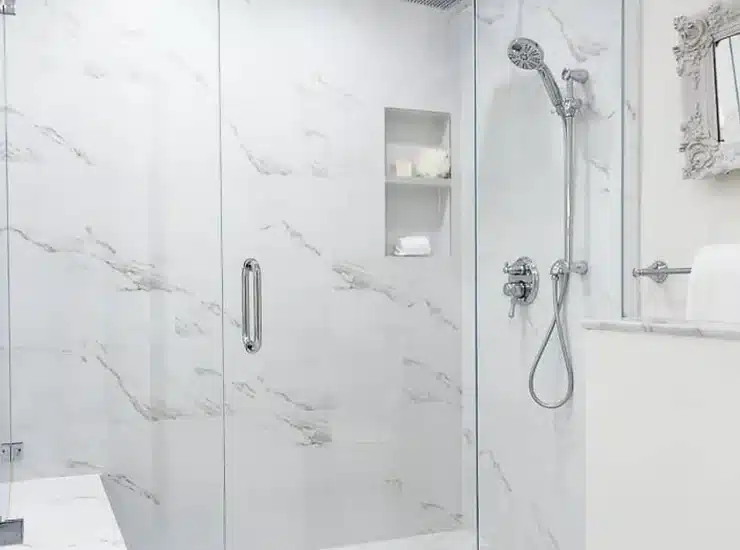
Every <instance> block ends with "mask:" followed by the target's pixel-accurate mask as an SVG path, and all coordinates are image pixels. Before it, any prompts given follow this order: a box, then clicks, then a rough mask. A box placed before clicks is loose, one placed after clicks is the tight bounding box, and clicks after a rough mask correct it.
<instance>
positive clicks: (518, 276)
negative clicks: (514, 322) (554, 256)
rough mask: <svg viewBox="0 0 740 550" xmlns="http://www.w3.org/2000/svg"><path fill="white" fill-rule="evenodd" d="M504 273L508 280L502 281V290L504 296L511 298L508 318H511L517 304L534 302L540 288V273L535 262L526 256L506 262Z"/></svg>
mask: <svg viewBox="0 0 740 550" xmlns="http://www.w3.org/2000/svg"><path fill="white" fill-rule="evenodd" d="M504 273H505V274H506V275H508V276H509V280H508V281H507V282H506V283H504V286H503V288H502V291H503V293H504V296H508V297H509V298H511V306H510V307H509V318H510V319H513V318H514V314H515V313H516V306H517V305H521V306H526V305H529V304H531V303H532V302H534V299H535V298H536V297H537V291H538V290H539V288H540V275H539V272H538V271H537V266H536V265H535V263H534V262H533V261H532V260H531V259H529V258H527V257H526V256H522V257H520V258H518V259H517V260H516V261H515V262H513V263H509V262H506V263H505V264H504Z"/></svg>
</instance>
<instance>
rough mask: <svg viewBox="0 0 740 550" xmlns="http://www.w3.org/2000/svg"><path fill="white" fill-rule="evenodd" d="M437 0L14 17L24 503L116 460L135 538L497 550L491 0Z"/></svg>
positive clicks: (10, 146) (12, 258)
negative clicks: (481, 270) (480, 478)
mask: <svg viewBox="0 0 740 550" xmlns="http://www.w3.org/2000/svg"><path fill="white" fill-rule="evenodd" d="M422 4H423V2H422ZM427 4H429V3H427ZM432 4H438V5H437V6H436V7H435V6H429V5H419V2H411V1H408V0H350V1H347V0H316V1H314V2H305V1H303V0H221V1H220V2H217V1H215V0H157V1H156V2H136V3H131V2H122V1H120V0H95V1H93V0H64V1H62V0H25V1H24V2H22V3H19V4H18V6H17V14H16V15H14V16H10V15H4V16H2V17H3V25H2V32H3V44H4V49H3V55H2V60H1V63H2V67H3V70H2V77H3V94H4V106H5V107H4V110H3V113H2V124H3V130H4V136H5V137H4V139H3V153H4V176H3V184H4V187H3V193H0V195H1V196H2V197H3V199H2V200H3V205H2V208H0V212H1V213H2V214H0V215H2V216H4V219H3V221H2V226H3V246H2V251H1V252H0V257H2V260H3V262H2V266H0V268H1V269H0V272H1V273H2V275H0V280H2V283H0V284H1V285H2V292H1V293H0V294H1V295H2V299H0V302H1V303H2V307H1V308H0V316H1V317H2V323H3V326H2V327H0V328H2V330H1V332H2V341H0V347H2V356H3V362H2V369H1V370H0V376H1V377H2V384H1V385H0V387H1V388H2V389H1V390H0V392H2V394H1V395H0V398H1V399H2V402H1V406H0V411H1V412H0V436H1V437H0V439H2V442H3V443H11V442H13V441H14V440H15V441H17V442H22V443H23V449H24V451H23V453H22V457H19V458H18V460H14V461H12V462H5V463H3V464H2V467H1V468H0V472H2V473H1V474H0V476H2V479H0V481H1V482H2V491H3V492H2V493H1V494H0V515H2V516H3V517H5V515H6V510H7V509H8V508H7V504H8V502H10V505H11V508H12V501H13V499H12V496H9V495H12V493H11V492H10V489H11V488H12V489H13V490H16V487H21V486H22V484H23V483H24V482H26V481H27V480H38V479H48V478H54V477H62V476H77V475H84V474H94V475H99V476H101V478H102V480H103V483H104V486H105V489H106V491H107V494H108V497H109V499H110V502H111V505H112V508H113V510H114V512H115V515H116V519H117V521H118V523H119V525H120V527H121V530H122V532H123V535H124V538H125V540H126V544H127V546H128V548H130V549H132V550H139V549H141V550H169V549H175V548H176V549H178V550H205V549H216V548H224V547H226V548H270V549H272V550H320V549H329V548H335V547H345V546H349V545H362V544H364V543H368V542H372V541H386V540H392V539H406V538H408V539H409V540H412V539H413V538H414V537H436V536H457V537H459V538H460V540H464V541H465V544H467V545H468V546H467V547H469V548H473V547H474V544H475V540H474V535H473V533H474V530H475V525H474V518H475V461H476V456H475V407H474V403H475V391H474V388H475V385H474V378H475V350H474V347H473V342H474V338H473V335H474V334H475V316H474V314H473V312H474V306H473V303H474V301H473V288H474V283H473V278H474V269H473V258H474V255H475V250H474V225H473V224H474V221H473V220H474V216H473V211H474V174H475V169H474V158H473V156H474V155H473V151H474V150H475V146H474V145H475V143H474V127H475V126H474V116H473V115H474V70H473V57H474V56H473V49H474V48H473V42H474V26H475V18H474V17H473V11H474V10H473V7H472V6H471V5H469V3H467V2H433V3H432ZM11 397H12V399H11ZM11 418H12V422H11ZM11 425H12V430H11V429H10V428H11ZM33 528H34V525H33V524H32V523H31V522H30V520H27V527H26V529H27V532H28V533H31V531H32V529H33Z"/></svg>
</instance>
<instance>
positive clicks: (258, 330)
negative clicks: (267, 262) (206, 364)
mask: <svg viewBox="0 0 740 550" xmlns="http://www.w3.org/2000/svg"><path fill="white" fill-rule="evenodd" d="M250 282H251V283H252V284H250ZM242 344H244V349H245V350H247V353H257V352H258V351H259V350H260V348H261V347H262V268H260V263H259V262H258V261H257V260H255V259H254V258H249V259H248V260H246V261H245V262H244V265H243V266H242Z"/></svg>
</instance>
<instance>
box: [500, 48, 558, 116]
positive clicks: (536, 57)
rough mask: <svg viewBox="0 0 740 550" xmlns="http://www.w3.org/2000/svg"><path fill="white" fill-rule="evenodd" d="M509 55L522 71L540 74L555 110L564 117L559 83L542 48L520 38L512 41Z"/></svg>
mask: <svg viewBox="0 0 740 550" xmlns="http://www.w3.org/2000/svg"><path fill="white" fill-rule="evenodd" d="M507 54H508V55H509V59H510V60H511V62H512V63H513V64H514V65H516V66H517V67H519V68H520V69H524V70H527V71H530V70H534V71H537V72H538V73H539V75H540V77H541V78H542V82H543V84H544V85H545V90H546V91H547V95H548V96H549V97H550V101H552V104H553V105H554V106H555V110H556V111H557V113H558V114H559V115H560V116H564V114H565V112H564V110H563V95H562V93H561V92H560V87H559V86H558V85H557V82H555V77H553V76H552V72H551V71H550V69H549V68H548V67H547V65H545V51H544V50H543V49H542V47H541V46H540V45H539V44H538V43H537V42H535V41H534V40H531V39H529V38H522V37H520V38H515V39H514V40H512V41H511V43H510V44H509V47H508V49H507Z"/></svg>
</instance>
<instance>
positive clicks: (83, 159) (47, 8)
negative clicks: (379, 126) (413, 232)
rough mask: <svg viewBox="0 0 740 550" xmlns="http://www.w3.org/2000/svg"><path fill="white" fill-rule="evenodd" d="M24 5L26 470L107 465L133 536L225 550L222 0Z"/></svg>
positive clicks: (21, 241)
mask: <svg viewBox="0 0 740 550" xmlns="http://www.w3.org/2000/svg"><path fill="white" fill-rule="evenodd" d="M17 11H18V14H17V15H16V16H15V17H14V18H12V19H8V22H7V27H6V33H7V34H6V39H7V44H8V48H7V55H8V56H7V60H6V61H7V82H6V84H7V86H8V106H7V110H6V112H7V117H8V121H7V123H8V128H9V133H10V143H11V144H12V148H11V150H10V154H9V155H8V156H9V169H10V177H9V181H8V185H9V186H10V197H11V201H10V204H9V212H10V219H9V220H8V223H9V226H10V227H9V239H10V254H11V257H12V263H11V267H12V269H11V274H10V275H11V281H12V282H13V292H12V297H11V303H10V308H11V319H12V325H11V327H10V330H11V335H12V340H13V347H12V363H13V367H14V374H15V376H14V377H13V379H12V382H13V387H12V389H13V393H14V395H15V396H16V399H14V400H13V417H14V419H15V426H16V427H17V430H16V431H15V433H14V436H15V437H16V439H18V440H22V441H23V442H24V443H25V458H24V459H23V461H21V462H20V463H19V464H18V465H17V466H16V477H17V478H18V479H21V480H26V479H36V478H49V477H56V476H78V475H82V474H98V475H100V476H101V477H102V478H103V483H104V486H105V488H106V490H107V492H108V495H109V498H110V501H111V504H112V507H113V510H114V512H115V514H116V517H117V519H118V522H119V524H120V527H121V529H122V531H123V534H124V537H125V539H126V543H127V545H128V548H129V549H133V550H169V549H173V548H177V549H178V550H204V549H211V548H213V549H215V548H219V547H222V544H223V535H222V525H223V517H222V510H223V507H222V503H223V453H222V448H223V437H222V435H223V429H222V427H223V422H222V412H223V406H222V377H221V375H222V368H221V365H222V358H221V306H220V304H221V277H220V272H221V269H220V241H219V212H220V206H219V204H220V193H219V149H218V124H219V118H218V39H217V36H218V17H217V2H215V0H157V1H156V2H134V3H132V2H121V1H120V0H27V1H24V2H20V3H19V4H18V8H17ZM31 528H33V526H31V525H29V529H31ZM37 528H38V527H37Z"/></svg>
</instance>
